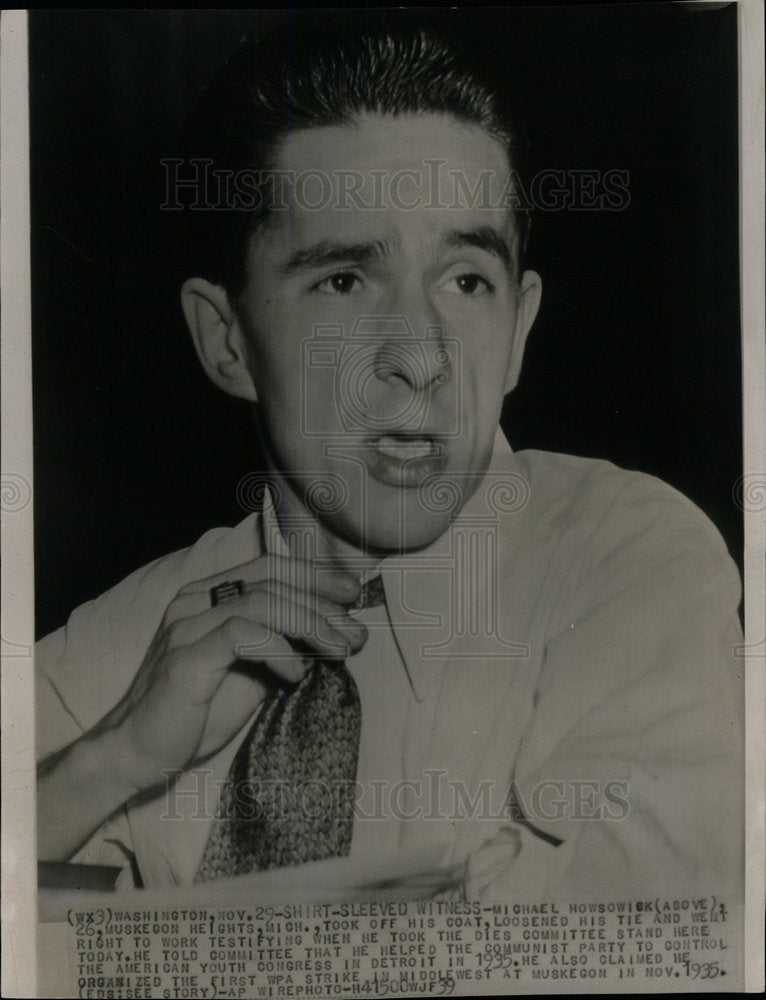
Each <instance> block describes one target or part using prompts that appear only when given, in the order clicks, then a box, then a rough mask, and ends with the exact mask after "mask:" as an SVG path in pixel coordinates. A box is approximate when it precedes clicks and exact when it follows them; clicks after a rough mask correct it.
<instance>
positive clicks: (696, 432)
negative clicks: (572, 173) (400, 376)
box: [30, 4, 742, 635]
mask: <svg viewBox="0 0 766 1000" xmlns="http://www.w3.org/2000/svg"><path fill="white" fill-rule="evenodd" d="M280 16H281V15H280V14H279V13H278V12H275V11H272V10H264V9H261V10H260V11H257V12H247V11H229V12H223V11H203V10H186V11H121V12H119V11H118V12H99V11H34V12H32V13H31V14H30V102H31V104H30V107H31V142H32V149H31V156H32V160H31V162H32V174H31V182H32V274H33V287H32V290H33V363H34V371H33V379H34V383H33V384H34V419H35V435H34V447H35V497H36V499H35V569H36V581H37V587H36V616H37V623H36V624H37V632H38V634H40V635H42V634H44V633H46V632H48V631H49V630H50V629H52V628H54V627H56V626H58V625H60V624H62V623H63V622H64V621H65V620H66V617H67V615H68V613H69V611H71V610H72V609H73V608H74V607H75V606H76V605H77V604H79V603H81V602H82V601H84V600H87V599H89V598H92V597H95V596H97V595H98V594H99V593H100V592H102V591H103V590H105V589H106V588H107V587H109V586H110V585H112V584H113V583H115V582H117V581H118V580H119V579H121V578H122V577H123V576H124V575H126V574H127V573H128V572H130V571H131V570H133V569H135V568H138V567H139V566H141V565H143V564H144V563H146V562H148V561H150V560H151V559H154V558H156V557H158V556H160V555H163V554H164V553H166V552H169V551H172V550H173V549H176V548H180V547H183V546H185V545H188V544H191V543H192V542H193V541H194V540H195V539H196V538H197V537H198V536H199V535H200V534H201V533H202V532H203V531H204V530H206V529H207V528H210V527H212V526H214V525H219V524H234V523H236V522H237V521H238V520H239V519H241V517H242V516H244V511H243V509H242V508H241V507H240V506H239V503H238V500H237V483H238V482H239V481H240V480H241V478H242V477H243V476H245V475H246V474H247V473H248V472H249V471H251V470H252V469H253V468H254V467H255V466H257V464H258V462H259V460H260V459H259V452H258V447H257V442H256V439H255V433H254V426H253V419H252V413H251V411H250V410H249V408H248V407H247V405H246V404H243V403H239V402H237V401H235V400H230V399H228V398H226V397H224V396H223V395H222V394H220V393H219V392H218V391H217V390H215V389H214V388H213V387H212V386H211V385H209V384H208V383H207V381H206V379H205V377H204V375H203V374H202V372H201V370H200V369H198V365H197V361H196V358H195V356H194V353H193V350H192V347H191V342H190V340H189V338H188V335H187V333H186V331H185V327H184V324H183V320H182V317H181V312H180V308H179V305H178V287H179V283H180V278H181V277H183V276H182V275H179V274H178V273H177V271H176V269H175V268H174V253H173V250H172V241H171V239H170V235H169V229H170V226H169V223H171V224H172V221H173V220H172V218H169V217H168V216H169V213H167V212H164V213H163V212H161V211H160V205H161V203H162V200H163V188H164V175H163V170H162V168H161V166H160V160H162V159H163V158H166V157H170V156H173V154H174V151H175V146H176V143H177V141H178V135H179V132H180V129H181V125H182V122H183V119H184V116H185V115H186V113H187V112H188V110H189V107H190V105H191V103H192V102H193V99H194V97H195V95H196V94H197V93H198V91H199V89H200V88H201V87H202V86H203V84H204V83H206V82H207V80H208V79H209V77H210V76H211V75H212V73H213V72H214V71H215V70H216V69H217V67H218V66H219V65H220V64H221V63H222V62H223V61H224V60H225V59H226V57H227V56H228V55H229V53H230V52H231V50H232V49H233V48H234V47H235V46H236V45H237V42H238V40H239V38H240V37H241V36H242V35H243V34H248V35H252V34H253V33H254V32H256V31H260V30H263V29H264V28H267V27H268V26H269V25H270V24H272V23H273V22H274V21H275V20H276V19H277V18H278V17H280ZM294 16H295V17H302V16H307V15H306V14H304V13H302V12H301V11H296V12H295V14H294ZM314 16H316V15H314ZM327 16H330V17H332V18H334V19H336V20H337V22H338V25H339V27H340V24H341V20H342V18H343V17H344V16H345V15H344V14H343V13H342V11H333V12H331V13H329V14H328V15H327ZM429 16H433V17H434V19H435V20H437V21H438V22H439V23H440V24H441V25H442V26H444V25H445V24H446V26H447V27H448V28H449V27H450V26H454V27H455V28H456V30H457V31H458V32H459V33H460V34H461V36H463V37H468V38H469V39H475V42H476V44H477V45H478V46H479V47H480V51H481V52H482V53H483V56H484V59H485V61H486V64H487V66H488V67H489V68H490V69H491V70H493V71H495V72H497V73H499V74H500V78H501V79H502V80H503V81H504V85H506V86H508V87H512V88H514V93H519V94H520V95H521V98H522V102H523V104H524V106H525V110H526V116H527V119H528V122H529V131H530V134H531V138H532V142H533V147H532V162H531V165H530V166H531V170H532V172H533V173H534V172H536V171H539V170H543V169H563V170H576V169H598V170H602V171H606V170H610V169H622V170H627V171H628V172H629V177H630V180H629V190H630V195H631V201H630V205H629V207H628V208H627V209H626V210H624V211H620V212H602V211H596V212H594V211H590V212H575V211H554V212H544V211H539V210H538V211H535V213H534V217H533V224H532V241H531V247H530V253H529V260H528V263H529V265H530V266H533V267H535V269H536V270H538V271H539V272H540V274H541V275H542V277H543V282H544V294H543V305H542V309H541V312H540V315H539V318H538V320H537V323H536V325H535V328H534V330H533V333H532V336H531V337H530V341H529V345H528V348H527V355H526V359H525V368H524V371H523V374H522V379H521V383H520V386H519V388H518V389H517V390H516V392H515V393H514V394H513V395H512V396H511V397H509V400H508V401H507V404H506V408H505V411H504V417H503V425H504V427H505V428H506V432H507V433H508V434H509V437H510V440H511V444H512V445H513V447H514V448H515V449H521V448H530V447H531V448H542V449H547V450H552V451H562V452H568V453H571V454H576V455H587V456H594V457H600V458H607V459H610V460H611V461H614V462H616V463H617V464H619V465H622V466H624V467H626V468H633V469H641V470H643V471H645V472H649V473H652V474H654V475H657V476H659V477H661V478H662V479H664V480H666V481H667V482H669V483H671V484H672V485H674V486H676V487H677V488H678V489H680V490H681V491H682V492H684V493H686V494H687V495H688V496H689V497H691V498H692V499H693V500H694V501H695V502H696V503H697V504H699V506H701V507H702V508H703V510H705V511H706V512H707V513H708V515H709V516H710V517H711V518H712V519H713V521H714V522H715V523H716V524H717V526H718V527H719V529H720V530H721V532H722V533H723V535H724V537H725V539H726V541H727V543H728V545H729V548H730V550H731V552H732V555H733V556H734V557H735V559H736V560H737V561H738V563H739V564H740V566H741V561H742V526H741V512H740V511H739V509H738V508H737V507H736V505H735V503H734V501H733V499H732V488H733V486H734V483H735V481H736V479H737V477H738V476H739V474H740V471H741V463H742V454H741V389H740V374H741V373H740V339H739V267H738V257H739V250H738V137H737V49H736V44H737V25H736V9H735V5H733V4H732V5H730V6H728V7H724V8H719V9H707V10H704V9H701V8H700V6H699V5H694V6H693V7H691V8H690V7H689V6H687V5H683V4H672V5H665V4H634V5H626V6H619V5H614V4H612V5H609V6H573V5H567V6H564V7H557V6H547V5H542V6H540V5H538V6H536V7H535V8H534V9H531V8H514V9H511V10H507V11H501V10H498V9H492V10H483V11H482V10H475V9H473V10H472V9H463V10H459V11H455V12H445V11H431V12H429Z"/></svg>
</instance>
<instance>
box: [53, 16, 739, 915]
mask: <svg viewBox="0 0 766 1000" xmlns="http://www.w3.org/2000/svg"><path fill="white" fill-rule="evenodd" d="M252 58H253V56H252V53H251V52H250V51H249V50H248V51H246V52H244V54H242V55H241V56H240V57H238V58H237V59H235V60H234V61H233V62H232V64H231V65H230V66H229V67H228V68H227V69H226V70H225V71H224V73H223V74H222V76H221V77H220V78H219V79H218V80H217V82H216V83H215V84H214V85H213V86H212V87H211V88H210V90H209V92H208V95H207V97H206V98H205V99H204V100H203V103H202V106H201V108H200V109H199V111H198V114H197V118H196V124H195V125H194V126H193V127H192V128H191V129H190V131H189V135H188V136H187V139H186V146H185V148H186V156H187V159H188V161H189V162H191V160H192V159H194V158H197V160H198V161H199V160H201V159H202V158H205V157H208V155H209V156H210V159H212V161H213V162H214V164H215V167H216V169H218V170H220V171H221V173H220V175H219V176H222V177H231V178H234V182H233V187H232V189H231V190H229V191H228V192H227V196H226V197H227V200H226V204H225V205H224V208H225V209H227V210H226V211H218V210H216V211H212V210H211V211H209V212H204V211H203V212H198V213H190V215H191V216H192V223H193V225H192V227H191V228H192V230H196V235H195V234H194V233H191V234H190V237H189V247H190V249H191V250H192V251H193V252H194V253H196V259H195V264H194V269H193V270H190V272H189V274H190V276H189V278H188V280H187V281H186V282H185V283H184V285H183V288H182V293H181V294H182V304H183V309H184V314H185V317H186V321H187V324H188V326H189V329H190V332H191V334H192V338H193V341H194V344H195V347H196V350H197V353H198V356H199V359H200V361H201V363H202V365H203V368H204V370H205V371H206V373H207V374H208V376H209V377H210V378H211V379H212V381H213V382H214V383H215V384H216V385H217V386H218V387H219V388H221V389H222V390H223V391H225V392H227V393H229V394H231V395H234V396H238V397H241V398H243V399H245V400H248V401H249V402H250V403H252V404H255V408H256V413H257V416H258V421H259V427H260V430H261V435H262V439H263V442H264V446H265V451H266V454H267V456H268V463H269V468H268V474H267V475H265V476H264V477H263V481H264V483H267V485H268V489H267V490H265V491H264V498H263V499H264V505H263V510H262V511H261V512H259V513H257V514H254V515H252V516H251V517H249V518H247V519H246V520H245V521H244V522H242V524H240V525H239V526H237V527H236V528H234V529H217V530H214V531H212V532H209V533H207V534H206V535H204V536H203V537H202V538H201V539H200V540H199V541H198V542H197V543H196V544H195V545H193V546H192V547H191V548H189V549H187V550H184V551H183V552H179V553H175V554H173V555H171V556H168V557H166V558H164V559H160V560H158V561H157V562H155V563H153V564H151V565H150V566H148V567H146V568H145V569H143V570H139V571H138V572H137V573H135V574H133V575H132V576H131V577H129V578H128V579H127V580H125V581H123V582H122V583H121V584H119V585H118V586H117V587H115V588H114V589H113V590H111V591H109V592H108V593H107V594H105V595H103V596H102V597H101V598H99V599H98V600H97V601H95V602H92V603H91V604H89V605H85V606H83V607H82V608H80V609H78V610H77V611H75V612H74V614H73V615H72V617H71V619H70V621H69V624H68V626H67V627H66V628H65V629H62V630H59V632H56V633H54V634H53V635H51V636H48V637H47V638H46V639H45V640H43V641H42V642H41V643H40V646H39V651H38V667H39V682H38V703H39V706H40V720H39V724H38V734H39V743H40V755H41V758H42V761H41V767H40V781H39V800H38V837H39V845H40V856H41V858H42V859H44V860H55V859H73V858H75V859H78V860H85V861H90V862H102V863H103V862H108V863H115V862H119V863H120V864H121V865H123V866H124V874H123V876H122V877H121V878H122V881H121V884H123V885H128V884H130V883H131V881H134V882H139V884H144V885H147V886H149V885H168V884H184V883H191V882H194V881H205V880H208V879H212V878H221V877H228V876H231V875H234V874H241V873H246V872H251V871H258V870H265V869H269V868H273V867H279V866H282V865H290V866H292V865H296V864H302V863H305V862H310V861H313V860H319V859H322V858H327V857H333V856H343V855H348V854H350V855H351V856H352V857H368V858H372V859H377V858H387V857H391V856H395V855H396V854H397V853H398V852H399V853H401V852H406V851H407V850H408V849H410V848H416V847H422V846H424V845H433V846H434V847H435V848H439V849H441V850H442V858H443V863H444V865H445V866H448V865H449V864H460V865H461V866H462V878H461V883H460V887H459V890H458V891H459V892H461V893H463V894H465V895H466V896H468V897H470V898H474V897H476V898H481V899H483V900H485V901H489V900H493V899H496V900H507V899H509V898H514V899H515V898H519V897H524V896H526V897H528V898H531V899H538V900H539V899H548V898H553V897H559V898H564V899H566V898H572V899H582V898H585V897H589V896H590V897H596V898H599V899H603V898H605V897H606V898H614V897H622V896H625V895H634V894H639V893H640V894H644V893H646V892H650V891H653V890H656V891H663V892H665V891H669V890H670V889H671V888H673V887H677V888H678V889H679V890H680V889H683V890H684V891H685V892H686V893H688V892H691V891H693V890H694V889H695V888H696V889H698V890H700V891H703V892H709V891H711V888H712V887H713V886H721V887H724V888H728V889H731V887H732V886H733V885H736V884H737V883H738V879H739V872H740V871H741V851H742V824H741V815H742V801H741V799H742V788H741V780H742V766H741V759H740V756H741V746H742V740H741V731H740V721H739V719H740V709H741V706H740V701H741V694H740V689H739V687H738V682H737V678H736V677H735V672H734V668H733V663H734V661H733V650H734V646H735V645H736V643H737V642H738V641H740V639H739V632H738V621H737V615H736V608H737V603H738V599H739V583H738V579H737V574H736V571H735V570H734V568H733V566H732V564H731V561H730V559H729V557H728V554H727V552H726V549H725V546H724V544H723V542H722V541H721V539H720V538H719V537H718V535H717V533H716V532H715V531H714V529H713V528H712V527H711V525H710V524H709V523H708V522H707V520H706V519H705V518H704V516H703V515H702V514H701V513H700V512H699V511H698V510H697V509H696V508H694V506H693V505H692V504H691V503H689V502H688V501H687V500H685V499H684V498H683V497H681V496H679V495H678V494H677V493H675V492H674V491H673V490H671V489H670V488H669V487H666V486H664V485H663V484H661V483H659V482H657V481H656V480H653V479H651V478H649V477H646V476H642V475H639V474H632V473H625V472H622V471H620V470H618V469H616V468H615V467H613V466H611V465H609V464H608V463H603V462H592V461H585V460H582V459H577V458H572V457H569V456H561V455H550V454H545V453H539V452H522V453H520V454H518V455H513V454H512V453H511V451H510V448H509V446H508V444H507V442H506V441H505V438H504V436H503V435H502V432H501V431H500V430H499V428H498V421H499V416H500V410H501V406H502V402H503V399H504V397H505V395H506V394H507V393H508V392H510V391H511V390H512V389H513V388H514V386H515V385H516V382H517V380H518V377H519V371H520V366H521V361H522V355H523V351H524V345H525V341H526V337H527V335H528V333H529V330H530V328H531V326H532V323H533V321H534V318H535V315H536V312H537V309H538V305H539V301H540V294H541V282H540V279H539V277H538V275H537V274H535V273H534V272H531V271H525V270H524V269H523V255H524V245H525V219H524V216H523V214H521V213H519V212H517V211H516V208H515V204H516V200H515V193H516V172H517V169H518V162H517V151H516V141H515V140H516V132H515V130H514V127H513V125H512V123H511V122H510V121H509V120H508V117H507V114H506V113H505V112H504V110H503V107H502V104H501V102H500V100H499V98H498V96H497V95H496V94H494V93H493V92H492V91H491V90H490V89H489V88H488V87H487V85H486V84H485V83H484V82H483V81H482V80H481V77H480V76H479V74H478V73H477V72H476V71H475V70H473V69H472V68H471V67H470V66H468V65H466V64H464V63H463V62H461V59H460V57H459V56H458V55H457V54H455V53H454V52H453V51H452V50H451V49H450V48H449V47H448V46H447V45H446V44H445V43H443V42H442V41H441V40H440V39H438V38H436V37H434V36H432V35H431V34H430V33H428V32H425V31H420V30H418V29H409V28H407V27H406V25H405V26H402V27H396V28H392V29H390V30H386V29H378V28H375V29H369V30H368V31H361V32H360V33H358V34H353V35H350V36H349V37H348V38H347V39H341V40H339V39H336V38H334V37H332V36H327V37H321V36H320V35H319V34H318V33H312V34H311V36H310V37H308V36H305V35H304V36H300V35H294V36H292V37H291V38H282V39H277V40H276V41H272V42H271V43H270V44H269V49H268V51H267V52H263V53H259V54H258V60H257V63H255V64H254V63H253V61H252ZM254 65H255V66H256V67H257V73H255V72H254V70H253V66H254ZM232 191H233V194H234V197H232V198H231V199H230V200H229V198H230V196H231V194H232ZM213 207H214V208H217V209H220V208H221V206H220V205H219V206H213ZM182 816H185V817H186V819H187V820H188V821H187V822H178V819H180V817H182ZM413 891H414V890H413Z"/></svg>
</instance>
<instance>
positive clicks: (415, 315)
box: [237, 115, 539, 552]
mask: <svg viewBox="0 0 766 1000" xmlns="http://www.w3.org/2000/svg"><path fill="white" fill-rule="evenodd" d="M437 162H438V165H437ZM277 168H278V169H280V168H281V169H282V170H285V171H291V172H292V173H293V174H294V176H295V177H296V178H300V179H301V180H300V181H299V183H296V184H295V185H293V186H292V187H291V188H290V190H289V195H288V198H289V209H288V210H287V211H276V212H274V213H273V214H272V216H271V218H270V221H269V224H268V225H267V226H266V227H264V228H263V229H262V230H260V231H259V232H258V233H257V234H256V235H255V236H254V237H253V240H252V246H251V252H250V258H249V261H248V266H249V276H250V277H249V284H248V286H247V288H246V290H245V292H244V293H243V295H242V297H241V299H240V301H239V302H238V303H237V315H238V318H239V319H238V322H239V323H240V325H241V330H242V335H243V340H244V342H245V344H246V347H247V355H248V365H249V369H250V374H251V377H252V380H253V383H254V385H255V389H256V392H257V396H258V402H259V408H260V413H261V419H262V425H263V427H264V429H265V433H266V435H267V438H268V447H269V451H270V460H271V463H272V466H273V469H274V471H276V472H277V473H278V475H279V476H281V477H283V478H284V479H285V480H286V481H287V482H288V483H289V488H287V489H285V490H284V491H283V495H284V499H283V511H285V512H286V513H288V514H301V513H305V512H310V513H311V514H312V515H316V514H318V517H319V522H320V524H321V525H322V527H323V528H324V530H325V532H326V533H328V535H331V536H333V537H334V538H336V539H341V540H342V541H343V542H344V543H347V544H351V545H352V546H354V547H356V548H360V549H363V550H366V551H376V552H392V551H403V550H407V549H418V548H421V547H423V546H424V545H427V544H429V543H430V542H432V541H434V540H435V539H436V538H438V537H439V536H440V535H441V534H442V533H443V532H444V530H445V529H446V527H447V525H448V523H449V520H450V517H451V516H453V515H454V513H455V505H454V504H451V503H444V498H445V495H446V496H451V495H455V494H456V495H457V496H458V498H459V499H458V507H459V506H462V504H463V503H464V502H465V500H466V499H467V498H468V497H469V496H470V495H471V494H472V493H473V492H474V491H475V490H476V488H477V486H478V485H479V483H480V482H481V479H482V476H483V474H484V472H485V470H486V468H487V465H488V462H489V459H490V454H491V451H492V445H493V440H494V435H495V430H496V427H497V424H498V420H499V416H500V409H501V405H502V401H503V397H504V395H505V394H506V392H508V391H510V389H511V388H513V385H514V384H515V381H516V379H517V377H518V366H519V364H520V359H521V354H522V352H523V347H524V340H525V337H526V333H527V330H528V328H529V326H530V325H531V322H532V320H533V319H534V313H535V311H536V308H537V300H538V291H539V288H538V283H537V278H536V275H532V274H530V273H527V274H526V275H525V276H524V279H523V281H522V282H521V284H520V283H519V280H518V276H517V273H516V265H515V231H514V222H513V217H512V213H511V211H510V209H509V208H508V207H507V204H508V202H507V199H505V198H504V195H507V193H508V190H509V182H510V171H509V167H508V163H507V160H506V157H505V153H504V150H503V148H502V147H501V145H500V144H499V143H498V142H497V141H495V140H494V139H493V138H492V137H491V136H489V135H488V134H487V133H486V132H484V131H483V130H481V129H479V128H477V127H474V126H469V125H465V124H462V123H460V122H458V121H457V120H456V119H454V118H452V117H449V116H441V115H413V116H406V117H400V118H393V117H388V116H386V117H384V116H377V115H370V116H366V117H364V118H362V119H361V120H359V121H358V123H356V124H354V125H353V126H342V127H332V128H319V129H312V130H306V131H302V132H297V133H295V134H293V135H291V136H290V137H289V138H288V139H287V140H286V141H285V143H284V145H283V146H282V148H281V150H280V155H279V162H278V163H277ZM341 172H342V173H341ZM407 172H409V173H407ZM482 183H484V184H486V185H488V186H486V187H484V188H482V186H481V185H482ZM477 190H478V191H479V194H478V196H477V197H476V198H474V199H473V203H472V198H471V192H474V191H477ZM330 192H331V196H330ZM344 192H345V193H344ZM325 487H326V492H324V490H325ZM445 490H447V491H450V492H449V493H447V494H445Z"/></svg>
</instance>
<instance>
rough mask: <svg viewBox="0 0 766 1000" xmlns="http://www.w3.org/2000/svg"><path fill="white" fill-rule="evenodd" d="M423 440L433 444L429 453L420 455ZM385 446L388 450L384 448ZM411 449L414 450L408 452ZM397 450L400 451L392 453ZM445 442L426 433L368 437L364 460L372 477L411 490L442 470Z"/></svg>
mask: <svg viewBox="0 0 766 1000" xmlns="http://www.w3.org/2000/svg"><path fill="white" fill-rule="evenodd" d="M424 442H429V443H430V450H429V452H428V454H418V451H419V450H420V448H421V445H422V444H423V443H424ZM381 448H386V449H387V450H388V452H389V453H387V451H384V450H381ZM408 449H409V450H410V451H411V452H413V454H412V455H407V451H408ZM391 451H394V452H396V451H398V452H399V454H391V453H390V452H391ZM447 458H448V456H447V448H446V445H445V442H444V441H443V440H442V439H440V438H439V437H438V436H437V435H434V434H427V433H420V434H416V433H411V434H407V433H395V434H381V435H379V436H377V437H374V438H367V440H366V441H365V447H364V452H363V460H364V463H365V465H366V467H367V471H368V473H369V474H370V476H372V478H373V479H375V480H377V481H378V482H380V483H384V484H385V485H387V486H398V487H404V488H405V489H412V488H413V487H417V486H419V485H420V484H421V483H422V482H423V480H424V479H425V478H426V477H427V476H430V475H433V474H434V473H437V472H441V471H442V470H443V469H444V467H445V466H446V464H447Z"/></svg>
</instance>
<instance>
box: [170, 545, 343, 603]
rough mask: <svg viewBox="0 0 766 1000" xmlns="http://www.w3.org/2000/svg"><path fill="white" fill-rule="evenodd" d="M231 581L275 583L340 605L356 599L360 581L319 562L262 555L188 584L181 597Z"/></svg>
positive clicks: (203, 591) (205, 591)
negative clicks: (267, 581) (272, 581)
mask: <svg viewBox="0 0 766 1000" xmlns="http://www.w3.org/2000/svg"><path fill="white" fill-rule="evenodd" d="M230 580H243V581H244V582H245V584H254V583H261V582H263V581H264V580H275V581H278V582H280V583H284V584H286V585H288V586H290V587H294V588H295V589H296V590H302V591H305V592H306V593H310V594H316V595H318V596H321V597H325V598H327V599H328V600H330V601H336V602H337V603H339V604H351V603H353V601H355V600H356V598H357V597H358V596H359V592H360V584H359V580H358V578H357V577H356V576H354V574H353V573H349V572H347V571H344V570H340V569H336V568H334V567H333V566H328V565H324V564H322V563H320V562H316V561H311V560H306V559H295V558H293V557H292V556H277V555H265V556H260V557H259V558H258V559H253V560H250V561H249V562H246V563H242V564H241V565H239V566H232V567H231V569H228V570H225V571H224V572H222V573H215V574H213V575H212V576H209V577H206V578H205V579H203V580H197V581H195V582H193V583H189V584H187V585H186V586H185V587H182V588H181V590H180V591H179V595H182V594H188V593H192V594H199V593H206V594H208V595H209V593H210V590H211V588H212V587H217V586H218V585H219V584H221V583H226V582H227V581H230Z"/></svg>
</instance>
